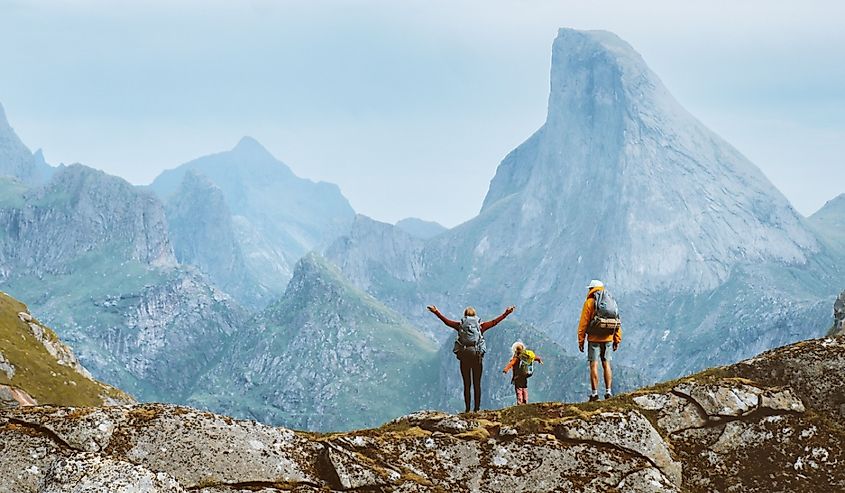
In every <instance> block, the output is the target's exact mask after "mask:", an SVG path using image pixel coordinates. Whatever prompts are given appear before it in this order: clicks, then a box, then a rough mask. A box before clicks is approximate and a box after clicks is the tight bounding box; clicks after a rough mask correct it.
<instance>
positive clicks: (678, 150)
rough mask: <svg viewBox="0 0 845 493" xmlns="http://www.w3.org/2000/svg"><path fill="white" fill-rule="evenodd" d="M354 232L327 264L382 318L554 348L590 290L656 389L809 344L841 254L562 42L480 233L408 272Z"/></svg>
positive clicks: (645, 95) (642, 86) (622, 74)
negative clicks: (519, 321)
mask: <svg viewBox="0 0 845 493" xmlns="http://www.w3.org/2000/svg"><path fill="white" fill-rule="evenodd" d="M355 234H358V235H359V236H358V238H354V240H350V239H348V238H344V239H341V240H339V241H338V243H337V244H336V246H335V247H333V248H331V249H329V250H328V252H327V256H328V257H329V258H330V259H331V260H332V261H333V262H335V263H336V264H337V265H339V266H340V267H341V268H342V269H343V271H344V272H345V273H346V274H347V275H348V276H349V277H350V278H351V279H352V281H353V282H354V283H355V284H356V285H358V286H360V287H362V288H364V289H366V290H367V291H368V292H370V293H372V294H374V295H375V296H377V297H381V296H385V294H386V293H395V294H394V295H393V296H394V298H396V299H394V300H391V301H392V305H393V306H395V307H397V308H400V309H401V310H405V311H408V312H413V308H414V307H415V306H416V307H419V306H421V305H422V303H420V302H421V301H423V300H425V302H428V303H438V304H439V305H443V306H444V307H447V308H448V309H449V310H450V311H451V310H459V309H460V308H461V306H460V305H458V304H459V303H463V304H472V305H475V306H477V307H480V308H482V309H483V310H484V311H488V310H495V309H497V308H498V307H499V306H501V305H503V304H510V303H515V304H517V305H518V306H520V308H521V313H520V314H521V316H522V317H523V318H524V320H526V321H527V322H529V323H531V324H532V325H535V326H538V327H544V328H547V329H546V330H548V331H549V332H550V333H552V335H553V336H554V337H556V338H557V339H558V340H559V341H561V342H567V343H568V341H571V340H572V339H573V337H574V336H573V333H574V331H575V326H576V324H577V317H578V314H579V313H580V309H581V305H582V303H583V300H584V295H585V294H586V290H585V289H584V286H586V284H587V283H588V282H589V280H590V279H594V278H598V279H602V280H604V281H605V283H606V284H607V285H608V286H609V288H610V290H611V291H612V292H613V293H614V295H615V296H616V298H617V299H618V301H619V302H620V306H621V309H622V316H623V323H624V324H625V327H626V337H627V340H628V346H627V347H626V350H625V351H620V354H619V361H621V362H626V363H630V364H632V365H634V364H636V365H637V366H639V367H642V368H645V369H646V371H648V372H649V375H648V376H649V377H650V378H651V379H655V380H656V379H661V378H669V377H673V376H678V375H683V374H687V373H690V372H692V371H695V370H698V369H701V368H706V367H709V366H713V365H716V364H724V363H727V362H731V361H738V360H739V359H742V358H744V357H748V356H750V355H751V354H754V353H755V352H759V351H762V350H765V349H767V348H770V347H776V346H779V345H782V344H786V343H788V342H791V341H795V340H800V339H803V338H806V337H807V336H811V335H820V332H818V331H817V332H815V333H813V334H807V333H806V332H805V331H806V330H807V327H822V326H823V325H824V324H823V323H822V321H823V320H825V319H826V318H827V311H828V307H829V302H830V300H832V298H833V295H834V293H836V292H838V289H841V286H839V285H838V284H837V278H840V279H841V274H842V268H841V267H837V266H838V265H841V262H838V261H837V258H839V257H838V256H837V255H838V254H837V253H836V252H835V251H834V250H833V249H832V248H830V247H829V246H826V245H824V244H822V243H821V242H819V241H818V240H817V238H816V236H815V234H814V233H813V231H811V229H810V228H809V226H808V225H807V224H806V221H805V220H804V219H803V218H801V217H800V216H799V215H798V214H797V213H796V212H795V211H794V210H793V209H792V207H791V206H790V205H789V203H788V202H787V201H786V199H785V198H784V197H783V195H782V194H781V193H780V192H778V191H777V190H776V189H775V188H774V187H773V186H772V185H771V184H770V183H769V182H768V180H766V178H765V177H764V176H763V175H762V173H761V172H760V171H759V170H758V169H757V168H756V167H755V166H754V165H753V164H752V163H750V162H749V161H748V160H747V159H745V158H744V157H743V156H742V155H741V154H740V153H739V152H738V151H737V150H736V149H734V148H733V147H731V146H730V145H729V144H727V143H726V142H724V141H723V140H722V139H721V138H719V137H718V136H717V135H715V134H713V133H712V132H711V131H709V130H708V129H707V128H705V127H704V126H703V125H702V124H701V123H700V122H699V121H698V120H696V119H695V118H694V117H692V116H691V115H690V114H689V113H688V112H686V111H685V110H684V109H683V108H682V107H681V106H680V105H679V104H678V102H677V101H675V99H674V98H673V97H672V96H671V95H670V94H669V92H668V91H667V90H666V88H665V87H664V86H663V84H662V83H661V82H660V80H659V78H658V77H657V76H656V75H655V74H654V73H653V72H652V71H651V70H650V69H649V68H648V67H647V66H646V64H645V62H644V61H643V60H642V58H641V57H640V55H639V54H638V53H636V52H635V51H634V50H633V49H632V48H631V47H630V46H629V45H628V44H627V43H625V42H624V41H622V40H620V39H619V38H617V37H616V36H615V35H613V34H610V33H606V32H596V31H587V32H582V31H574V30H568V29H562V30H561V31H560V33H559V34H558V37H557V39H556V40H555V42H554V46H553V52H552V68H551V92H550V95H549V109H548V115H547V119H546V122H545V123H544V125H543V126H542V127H541V128H540V129H539V130H538V131H537V132H536V133H535V134H534V135H532V136H531V137H530V138H529V139H528V140H526V141H525V142H524V143H523V144H522V145H520V146H519V147H518V148H517V149H515V150H514V151H513V152H511V153H510V154H509V155H508V156H507V157H506V158H505V159H504V160H503V161H502V163H501V164H500V165H499V168H498V170H497V172H496V176H495V177H494V179H493V180H492V182H491V184H490V189H489V192H488V195H487V197H486V199H485V202H484V206H483V209H482V212H481V214H480V215H479V216H478V217H476V218H474V219H473V220H471V221H468V222H467V223H464V224H462V225H460V226H458V227H456V228H453V229H451V230H449V231H447V232H446V233H443V234H441V235H439V236H437V237H435V238H433V239H431V240H429V241H427V242H426V243H425V245H424V246H423V247H422V248H421V249H420V248H415V249H413V250H410V251H408V252H407V255H408V257H407V258H406V259H405V260H404V261H396V260H394V259H393V258H391V257H390V256H385V257H386V259H388V260H382V255H381V252H382V251H387V252H392V251H393V250H392V248H393V246H392V242H391V241H390V240H388V241H386V242H384V245H383V246H382V247H379V246H378V243H379V235H370V239H369V240H368V239H364V238H362V237H361V233H360V231H359V232H356V231H355V230H353V233H352V235H355ZM381 237H383V235H382V236H381ZM350 238H352V236H350ZM347 243H351V244H353V245H354V244H360V245H365V244H369V246H368V248H366V249H355V248H350V247H345V246H344V245H345V244H347ZM363 264H366V265H367V271H368V272H365V273H364V274H363V275H362V274H361V273H360V270H361V269H360V268H359V266H360V265H363ZM407 265H418V266H421V268H419V269H416V270H415V271H414V277H413V279H412V280H406V279H407V276H406V272H405V271H404V269H403V268H402V266H407ZM406 294H407V296H405V295H406ZM403 297H404V298H405V299H401V298H403ZM418 311H419V310H417V312H418ZM414 321H415V322H417V320H414ZM725 327H730V329H729V331H728V332H729V333H727V334H726V333H724V330H725V329H724V328H725ZM569 348H572V349H574V344H572V345H571V346H569ZM572 349H571V350H572Z"/></svg>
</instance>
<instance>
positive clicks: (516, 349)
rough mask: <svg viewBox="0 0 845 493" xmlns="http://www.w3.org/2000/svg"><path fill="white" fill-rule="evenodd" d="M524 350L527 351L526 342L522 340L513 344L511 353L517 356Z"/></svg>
mask: <svg viewBox="0 0 845 493" xmlns="http://www.w3.org/2000/svg"><path fill="white" fill-rule="evenodd" d="M523 351H525V344H524V343H523V342H522V341H516V342H515V343H513V346H511V355H513V357H514V358H516V356H517V354H519V353H521V352H523Z"/></svg>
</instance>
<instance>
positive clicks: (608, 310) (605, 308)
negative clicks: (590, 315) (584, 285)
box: [594, 289, 619, 318]
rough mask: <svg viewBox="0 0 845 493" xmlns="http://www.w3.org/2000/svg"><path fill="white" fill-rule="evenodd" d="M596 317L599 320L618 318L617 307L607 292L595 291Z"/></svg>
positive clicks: (602, 290)
mask: <svg viewBox="0 0 845 493" xmlns="http://www.w3.org/2000/svg"><path fill="white" fill-rule="evenodd" d="M594 296H595V300H596V316H597V317H599V318H619V306H617V305H616V300H614V299H613V297H612V296H610V293H608V292H607V290H604V289H600V290H598V291H596V294H595V295H594Z"/></svg>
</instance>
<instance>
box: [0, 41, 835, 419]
mask: <svg viewBox="0 0 845 493" xmlns="http://www.w3.org/2000/svg"><path fill="white" fill-rule="evenodd" d="M0 117H3V115H2V113H0ZM0 174H2V175H4V177H3V178H2V179H0V224H2V226H0V231H2V237H0V288H2V289H3V290H5V291H7V292H9V293H10V294H11V295H13V296H15V297H17V298H19V299H22V300H23V301H25V302H26V303H28V304H29V305H30V307H31V308H32V310H33V311H34V312H35V313H38V314H39V316H41V317H42V318H44V319H45V320H46V321H48V322H49V323H50V324H51V325H52V326H54V327H55V328H56V330H57V331H58V332H59V334H60V335H61V336H62V338H63V339H65V340H66V341H67V342H69V343H70V344H71V345H72V346H73V347H74V349H75V350H76V351H77V353H78V354H79V357H80V359H81V360H82V362H83V363H84V364H85V365H86V366H87V367H88V368H90V370H91V371H92V373H93V374H94V376H96V377H97V378H98V379H100V380H103V381H106V382H108V383H110V384H114V385H117V386H118V387H121V388H123V389H124V390H126V391H129V392H130V393H133V394H135V395H136V396H137V397H139V398H140V399H142V400H152V399H156V400H165V401H171V402H178V403H184V402H191V403H193V404H196V405H201V406H205V407H208V408H210V409H214V410H218V411H224V412H227V413H230V414H233V415H236V416H247V417H253V418H257V419H261V420H264V421H267V422H272V423H277V424H285V425H295V426H297V427H301V428H309V429H337V428H345V429H348V428H352V427H360V426H366V425H374V424H378V423H380V422H382V421H384V420H385V419H387V418H389V417H390V416H391V415H394V414H401V413H404V412H407V411H410V410H413V409H417V408H420V407H440V408H453V407H456V406H457V405H458V404H457V403H456V402H457V399H459V398H460V396H459V392H460V389H459V387H458V381H457V380H458V370H457V362H456V361H455V360H454V356H453V355H452V354H451V353H450V352H449V350H448V348H449V341H450V340H451V337H452V336H453V332H452V331H451V329H448V328H445V327H444V326H442V325H440V323H439V321H437V320H436V319H434V318H433V317H432V316H431V315H430V314H428V313H427V312H426V311H425V310H424V306H425V305H426V304H430V303H434V304H437V305H438V306H440V307H441V309H443V311H444V312H445V313H447V315H451V316H452V317H453V318H457V317H458V315H459V314H460V312H461V311H462V309H463V307H464V306H465V305H467V304H472V305H474V306H476V307H477V308H478V309H479V311H480V313H481V315H482V317H483V318H492V317H493V316H495V315H496V314H498V313H499V312H500V311H501V309H502V308H503V307H504V306H506V305H509V304H511V303H515V304H516V305H518V311H517V313H516V314H515V317H518V318H516V319H515V320H509V321H508V324H505V325H503V326H501V327H498V328H496V329H493V331H491V332H489V333H488V335H489V342H490V346H491V351H490V354H489V355H488V358H487V359H486V360H485V364H486V365H488V368H489V370H488V371H487V373H486V375H485V381H484V388H485V394H484V399H485V405H497V406H500V405H503V404H505V403H507V402H509V401H510V400H511V399H512V397H511V396H510V394H509V392H510V389H509V386H508V381H507V379H506V377H502V376H501V375H500V373H499V372H498V371H496V370H497V369H500V368H501V366H504V364H505V363H506V362H507V358H508V354H507V348H509V347H510V344H511V343H512V342H513V340H515V339H517V338H523V339H525V340H526V342H527V343H529V345H530V346H534V347H535V348H536V350H537V352H538V353H539V354H541V355H542V356H544V358H545V359H546V360H547V362H548V365H545V366H544V367H541V368H540V369H539V370H538V371H539V373H538V375H537V377H535V378H534V379H532V382H534V383H532V385H533V386H536V393H532V396H534V397H537V398H541V399H555V400H573V399H578V398H580V397H583V396H584V394H585V385H586V383H587V382H586V375H585V374H584V370H585V367H586V365H584V363H583V361H582V355H580V354H579V353H577V349H575V324H576V322H577V317H578V314H579V311H580V306H581V303H582V302H583V296H584V294H585V292H586V290H585V289H584V288H585V286H586V284H587V282H589V280H590V279H593V278H599V279H603V280H604V281H605V282H606V283H607V284H608V286H609V287H610V289H611V290H612V291H613V293H614V294H615V295H616V297H617V298H618V300H619V302H620V306H621V308H622V316H623V324H624V327H625V339H624V341H623V346H622V348H621V349H620V351H619V352H618V353H617V361H619V363H620V367H619V368H620V371H619V372H618V373H617V378H618V384H619V385H618V386H617V387H618V388H619V389H626V388H632V387H634V386H638V385H640V384H642V383H644V382H647V381H655V380H658V379H665V378H671V377H675V376H679V375H682V374H686V373H690V372H693V371H695V370H699V369H702V368H706V367H709V366H713V365H717V364H723V363H729V362H734V361H737V360H739V359H741V358H743V357H747V356H750V355H752V354H756V353H758V352H760V351H762V350H765V349H768V348H771V347H775V346H779V345H783V344H786V343H788V342H792V341H795V340H799V339H806V338H808V337H814V336H818V335H821V334H822V333H823V332H824V331H825V330H826V329H827V328H828V327H829V320H828V319H829V317H830V306H831V303H832V301H833V299H834V298H835V296H836V294H838V293H839V292H841V290H842V288H843V287H845V286H843V285H842V284H843V279H845V275H843V274H845V273H843V270H842V269H843V267H841V266H842V265H843V262H842V261H843V260H845V246H843V245H845V243H843V241H842V239H841V238H839V236H840V235H839V233H838V231H840V228H839V226H840V225H842V224H843V223H845V207H842V206H841V204H842V200H840V199H841V197H840V198H839V199H836V200H834V201H832V202H831V203H829V204H828V206H826V207H825V208H824V209H823V210H822V211H819V213H817V214H815V215H814V216H813V217H812V218H810V219H807V218H803V217H801V216H800V215H799V214H798V213H797V212H795V210H794V209H793V208H792V207H791V206H790V205H789V203H788V201H787V200H786V199H785V198H784V197H783V195H782V194H781V193H780V192H779V191H778V190H777V189H776V188H774V187H773V186H772V185H771V184H770V183H769V181H768V180H767V179H766V178H765V176H763V174H762V173H761V172H760V171H759V170H758V169H757V168H756V167H755V166H754V165H753V164H752V163H750V162H749V161H748V160H747V159H745V158H744V157H743V156H742V155H741V154H740V153H739V152H738V151H737V150H736V149H734V148H733V147H731V146H730V145H729V144H728V143H726V142H724V141H723V140H722V139H720V138H719V137H718V136H717V135H715V134H713V133H712V132H710V131H709V130H708V129H707V128H706V127H704V126H703V125H702V124H701V123H700V122H699V121H698V120H696V119H695V118H694V117H693V116H692V115H690V114H689V113H688V112H686V111H685V110H684V109H683V108H682V107H681V106H680V104H679V103H678V102H677V101H675V100H674V98H673V97H672V96H671V95H670V94H669V93H668V91H667V90H666V88H665V87H664V86H663V84H662V83H661V82H660V80H659V78H658V77H657V76H656V75H655V74H654V73H653V72H652V71H651V70H650V69H649V68H648V67H647V66H646V64H645V62H644V61H643V60H642V58H641V57H640V56H639V54H637V53H636V51H634V49H633V48H631V47H630V46H629V45H628V44H627V43H625V42H624V41H622V40H621V39H619V38H618V37H616V36H615V35H613V34H611V33H607V32H599V31H587V32H584V31H574V30H569V29H561V31H560V33H559V34H558V37H557V39H556V40H555V41H554V45H553V49H552V66H551V90H550V95H549V109H548V115H547V119H546V122H545V123H544V124H543V126H542V127H541V128H540V129H539V130H538V131H537V132H535V133H534V134H533V135H532V136H530V137H529V138H528V139H527V140H526V141H525V142H524V143H523V144H522V145H520V146H519V147H517V148H516V149H515V150H514V151H512V152H511V153H510V154H508V156H506V157H505V159H504V160H503V161H502V163H501V164H500V165H499V168H498V170H497V172H496V175H495V177H494V178H493V179H492V181H491V184H490V189H489V192H488V194H487V197H486V198H485V200H484V203H483V207H482V209H481V212H480V214H479V215H478V216H477V217H476V218H474V219H472V220H470V221H468V222H466V223H464V224H462V225H460V226H458V227H456V228H453V229H451V230H445V228H442V227H439V225H436V224H431V223H426V222H423V221H420V220H406V221H401V222H400V223H399V224H397V225H390V224H385V223H381V222H378V221H375V220H372V219H370V218H367V217H365V216H360V215H358V216H356V214H355V212H354V211H353V209H352V208H351V207H350V205H349V203H348V201H347V200H346V199H345V198H344V197H343V195H342V194H341V192H340V190H339V189H338V188H337V187H336V186H334V185H331V184H327V183H314V182H312V181H310V180H306V179H302V178H300V177H297V176H296V175H294V174H293V173H292V172H291V170H290V169H289V168H288V167H287V166H286V165H285V164H284V163H282V162H281V161H279V160H277V159H276V158H274V157H273V156H272V155H270V154H269V153H268V152H267V151H266V150H265V149H264V148H263V147H262V146H261V145H260V144H259V143H258V142H256V141H255V140H253V139H251V138H248V137H245V138H244V139H242V140H241V141H240V142H239V143H238V144H237V145H236V146H235V147H234V148H233V149H231V150H230V151H225V152H221V153H218V154H212V155H209V156H205V157H201V158H198V159H196V160H194V161H191V162H189V163H186V164H183V165H181V166H179V167H177V168H175V169H173V170H169V171H166V172H164V173H162V175H160V176H159V177H158V178H157V179H156V180H155V181H154V182H153V184H152V185H150V186H149V187H134V186H132V185H130V184H129V183H127V182H125V181H124V180H122V179H120V178H116V177H112V176H108V175H106V174H105V173H102V172H99V171H95V170H92V169H90V168H86V167H85V166H82V165H73V166H69V167H62V168H58V169H57V168H51V167H49V166H48V165H47V164H46V163H44V161H43V158H41V157H40V154H37V155H33V154H32V153H31V152H30V151H29V149H27V148H26V147H25V146H24V145H23V144H22V143H21V142H20V140H19V139H18V138H17V136H16V135H15V134H14V132H13V130H12V128H11V127H10V126H9V125H8V123H7V122H6V121H5V118H0ZM312 251H317V252H319V253H321V254H322V255H319V254H316V253H311V254H309V252H312ZM289 282H290V284H289ZM807 327H817V328H818V331H817V332H812V333H808V332H807V329H806V328H807ZM532 392H533V390H532ZM388 403H389V405H388ZM338 409H344V410H347V412H345V413H339V412H338Z"/></svg>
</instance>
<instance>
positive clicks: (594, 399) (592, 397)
mask: <svg viewBox="0 0 845 493" xmlns="http://www.w3.org/2000/svg"><path fill="white" fill-rule="evenodd" d="M597 400H599V396H598V394H596V395H591V396H590V402H593V401H597Z"/></svg>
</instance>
